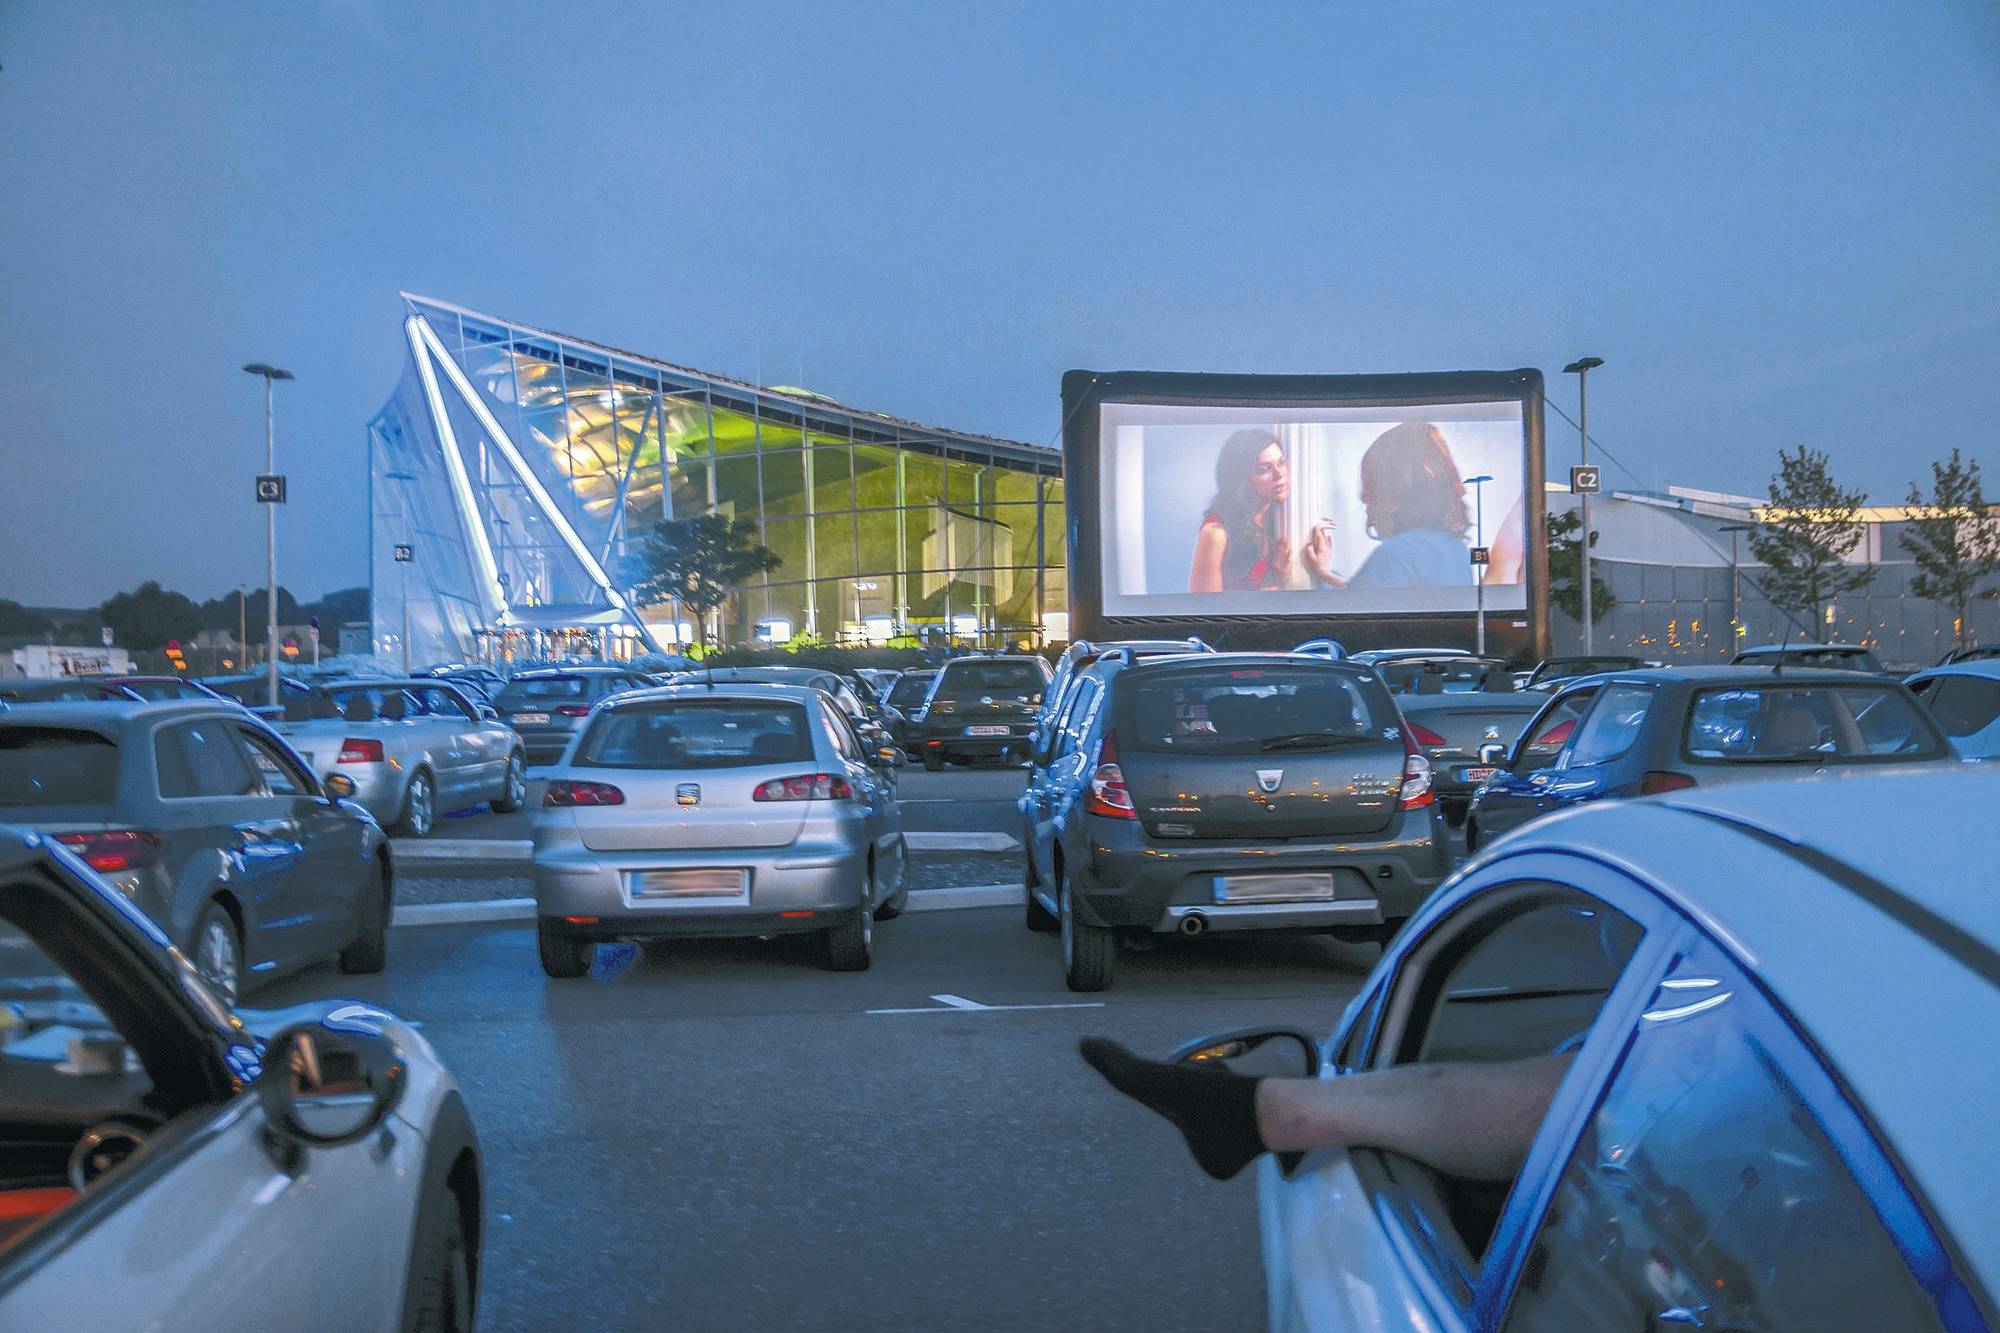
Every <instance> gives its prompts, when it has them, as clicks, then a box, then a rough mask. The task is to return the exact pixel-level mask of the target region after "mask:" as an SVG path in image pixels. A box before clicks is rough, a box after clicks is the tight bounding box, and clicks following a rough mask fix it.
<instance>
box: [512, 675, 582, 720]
mask: <svg viewBox="0 0 2000 1333" xmlns="http://www.w3.org/2000/svg"><path fill="white" fill-rule="evenodd" d="M589 694H590V682H589V681H587V680H585V679H584V678H583V677H582V676H538V677H536V678H534V679H533V680H514V681H509V682H508V683H507V688H506V689H504V690H501V691H500V693H498V694H496V695H495V696H493V706H494V707H495V708H498V709H499V710H500V711H501V712H503V713H504V712H506V711H508V710H509V709H514V708H521V707H525V706H527V705H530V704H541V703H552V702H560V701H562V700H567V699H583V698H588V697H589Z"/></svg>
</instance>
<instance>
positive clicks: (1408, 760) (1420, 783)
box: [1396, 737, 1437, 810]
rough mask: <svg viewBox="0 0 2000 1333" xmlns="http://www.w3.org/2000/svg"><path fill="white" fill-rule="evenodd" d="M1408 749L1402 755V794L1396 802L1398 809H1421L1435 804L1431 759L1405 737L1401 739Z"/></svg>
mask: <svg viewBox="0 0 2000 1333" xmlns="http://www.w3.org/2000/svg"><path fill="white" fill-rule="evenodd" d="M1403 745H1404V748H1405V749H1406V750H1407V751H1408V753H1406V754H1405V755H1404V756H1403V795H1402V799H1401V800H1399V801H1397V802H1396V808H1397V809H1399V810H1422V809H1423V808H1424V807H1426V806H1431V805H1436V804H1437V792H1436V791H1435V790H1434V789H1433V788H1432V786H1431V761H1430V758H1429V756H1427V755H1425V754H1423V753H1422V752H1421V751H1419V750H1418V749H1417V747H1416V745H1415V744H1413V743H1412V742H1411V741H1410V740H1409V739H1408V738H1407V737H1405V738H1404V741H1403Z"/></svg>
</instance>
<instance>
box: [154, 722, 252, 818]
mask: <svg viewBox="0 0 2000 1333" xmlns="http://www.w3.org/2000/svg"><path fill="white" fill-rule="evenodd" d="M202 722H213V723H216V724H217V725H220V726H222V727H223V728H225V730H226V731H227V732H228V734H230V735H232V736H233V735H234V734H235V727H236V723H235V720H234V719H233V718H226V717H223V716H222V715H220V714H216V715H214V716H204V717H176V718H168V719H166V720H164V721H162V722H161V724H160V725H159V726H157V727H154V728H153V729H152V735H151V737H150V741H151V744H150V745H149V746H148V747H147V748H148V750H149V751H150V753H149V755H148V759H149V761H150V762H151V764H152V766H153V789H152V791H151V792H150V793H148V794H149V795H150V796H151V797H152V798H153V799H154V800H157V801H175V802H180V801H241V800H245V799H247V798H251V797H255V796H256V795H257V794H258V792H260V791H262V790H263V789H264V775H263V773H262V772H261V771H259V770H258V768H257V767H256V765H254V764H252V763H251V762H250V759H249V756H247V755H245V754H244V753H243V751H242V747H241V746H237V747H235V748H234V749H233V750H232V753H234V754H235V755H236V757H237V759H238V760H239V761H241V762H242V764H243V768H244V771H245V773H246V774H247V775H248V776H249V777H251V778H253V779H255V781H256V788H255V789H254V790H245V791H240V792H234V793H228V794H224V793H220V792H193V793H191V794H189V795H186V796H169V795H167V793H166V790H165V788H164V786H163V784H162V782H161V769H160V743H161V741H162V740H164V739H165V738H166V737H168V736H169V735H172V734H173V733H175V732H178V731H180V730H181V729H183V728H185V727H193V726H197V725H199V724H200V723H202ZM174 743H175V744H179V741H178V740H177V741H175V742H174ZM188 776H189V778H190V779H193V778H194V773H193V771H192V769H190V771H189V774H188Z"/></svg>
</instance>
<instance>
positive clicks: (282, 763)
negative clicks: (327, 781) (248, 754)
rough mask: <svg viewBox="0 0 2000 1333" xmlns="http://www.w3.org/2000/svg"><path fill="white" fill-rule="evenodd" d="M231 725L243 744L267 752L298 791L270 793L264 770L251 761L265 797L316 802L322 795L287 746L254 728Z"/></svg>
mask: <svg viewBox="0 0 2000 1333" xmlns="http://www.w3.org/2000/svg"><path fill="white" fill-rule="evenodd" d="M233 725H234V726H235V728H236V735H237V738H238V739H239V740H241V741H242V742H243V744H245V745H257V746H262V747H263V748H264V749H265V750H267V751H269V752H270V754H271V757H272V758H273V759H274V760H275V761H276V762H277V764H278V766H279V767H280V768H282V769H284V770H285V771H286V772H287V773H289V774H290V775H291V778H292V782H293V783H294V785H296V786H297V787H298V791H296V792H280V791H272V790H271V783H270V779H269V778H268V777H267V776H266V774H265V773H264V770H263V769H261V768H259V767H258V766H257V761H256V760H255V759H252V760H251V761H250V768H251V771H252V772H254V773H255V774H256V775H257V780H258V781H259V782H260V783H262V784H263V787H264V794H265V795H266V796H289V797H294V798H305V799H308V800H316V799H318V798H319V797H320V796H321V795H323V793H322V791H321V788H320V785H319V779H318V778H317V777H315V776H314V775H313V773H312V771H311V770H310V769H308V768H307V767H306V766H305V765H304V764H301V763H300V762H298V759H297V757H296V756H295V755H293V754H292V752H291V748H290V747H289V746H287V745H285V744H284V743H283V742H281V741H280V740H279V739H278V738H277V737H276V736H273V735H271V734H269V733H267V732H264V731H260V730H258V729H257V728H255V727H251V726H246V725H244V724H243V723H241V722H237V723H234V724H233Z"/></svg>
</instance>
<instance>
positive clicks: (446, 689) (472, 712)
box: [419, 682, 479, 722]
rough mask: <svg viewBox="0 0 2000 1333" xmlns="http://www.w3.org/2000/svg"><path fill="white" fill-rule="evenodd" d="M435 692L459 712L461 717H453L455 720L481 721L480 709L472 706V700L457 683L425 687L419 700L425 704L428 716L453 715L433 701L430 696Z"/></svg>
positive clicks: (441, 683)
mask: <svg viewBox="0 0 2000 1333" xmlns="http://www.w3.org/2000/svg"><path fill="white" fill-rule="evenodd" d="M433 694H436V695H438V696H441V697H442V698H443V699H444V700H445V701H446V702H448V703H449V704H450V705H451V707H452V708H453V710H455V711H456V712H457V713H458V714H459V717H457V718H454V719H453V720H454V721H465V722H477V721H479V711H478V710H477V709H476V708H474V707H473V706H472V704H471V701H470V700H468V699H467V698H466V697H465V694H464V692H463V691H461V690H460V689H459V688H458V687H457V686H455V685H448V684H445V683H443V682H439V683H437V684H432V685H425V686H424V687H423V691H422V694H421V695H420V696H419V701H420V702H421V703H422V704H423V705H424V709H425V713H426V715H427V716H430V717H451V714H450V713H447V712H444V711H442V710H440V709H439V708H437V707H436V706H435V705H434V704H433V703H432V702H431V698H430V696H431V695H433Z"/></svg>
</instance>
